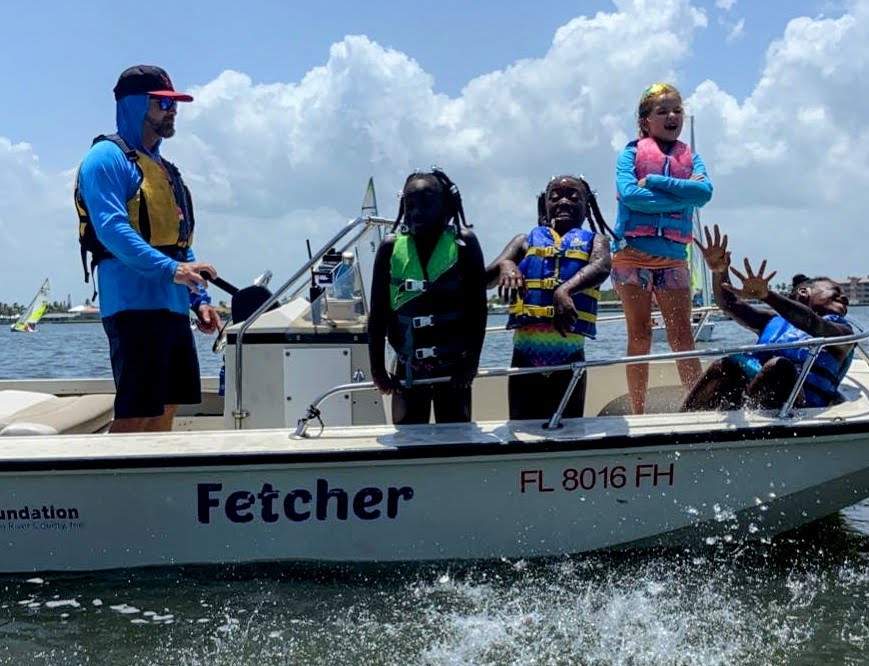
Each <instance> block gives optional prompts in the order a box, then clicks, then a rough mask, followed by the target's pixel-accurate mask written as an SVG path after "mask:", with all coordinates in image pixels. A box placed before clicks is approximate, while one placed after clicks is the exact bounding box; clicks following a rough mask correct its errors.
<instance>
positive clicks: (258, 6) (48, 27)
mask: <svg viewBox="0 0 869 666" xmlns="http://www.w3.org/2000/svg"><path fill="white" fill-rule="evenodd" d="M698 4H699V5H700V6H703V7H705V8H706V9H707V11H708V12H709V25H708V27H707V28H706V29H705V30H703V31H702V32H701V34H700V35H699V36H698V38H697V41H696V43H695V45H694V47H693V55H692V57H691V58H690V59H689V60H687V61H686V62H685V63H684V67H683V68H681V71H680V83H681V84H682V85H683V86H684V87H685V88H693V87H694V86H696V85H697V84H698V83H700V82H701V81H703V80H704V79H706V78H712V79H714V80H715V81H716V82H718V83H719V85H721V87H723V88H725V89H727V90H728V91H729V92H730V93H731V94H733V95H736V96H737V97H743V96H745V95H747V94H748V93H749V92H750V91H751V88H752V87H753V85H754V83H755V82H756V79H757V75H758V72H759V71H760V69H761V67H762V65H763V57H764V54H765V52H766V49H767V47H768V46H769V43H770V42H771V41H772V39H773V38H775V37H777V36H778V35H780V34H781V32H782V30H783V29H784V26H785V24H786V23H787V21H788V20H789V19H791V18H793V17H794V16H799V15H807V16H816V15H818V14H822V13H824V12H825V11H826V12H829V11H831V10H832V11H836V6H835V5H833V4H831V3H830V2H827V1H824V0H789V1H788V2H778V1H775V2H765V1H758V0H751V1H747V0H740V1H738V2H737V3H736V4H735V5H734V6H733V7H732V9H731V10H730V11H729V12H725V11H723V10H721V9H719V8H716V6H715V3H714V2H702V3H698ZM14 5H15V7H14V9H12V8H11V7H9V5H8V4H7V9H6V11H5V12H4V31H3V32H4V39H3V43H2V45H0V52H2V53H3V61H4V62H6V63H7V64H9V63H13V62H14V63H15V66H12V67H10V66H6V67H2V68H0V86H2V90H3V91H4V97H5V98H6V99H7V100H16V102H15V103H10V104H3V105H0V135H3V136H6V137H7V138H9V139H10V140H12V141H13V142H17V141H27V142H29V143H32V144H33V145H34V146H35V148H36V149H37V151H38V153H39V156H40V160H41V162H42V164H43V165H44V166H45V167H47V168H56V169H63V168H69V167H70V166H72V165H73V163H74V162H76V161H77V160H78V159H79V158H80V156H81V153H82V152H83V151H84V150H85V149H86V148H87V146H88V145H89V143H88V142H89V139H90V138H92V136H94V135H96V134H99V133H102V132H104V131H105V130H106V129H107V128H109V129H110V128H111V126H112V125H113V123H114V108H113V104H112V97H111V88H112V86H113V85H114V82H115V80H116V79H117V75H118V73H119V72H120V71H121V70H122V69H123V68H124V67H126V66H127V65H130V64H136V63H139V62H147V63H155V64H162V65H163V66H164V67H165V68H166V69H167V70H168V71H169V73H170V75H171V76H172V78H173V80H174V81H175V83H176V85H177V86H181V85H188V86H189V85H191V84H202V83H205V82H207V81H210V80H211V79H213V78H214V77H216V76H217V75H218V74H220V72H222V71H223V70H225V69H234V70H238V71H241V72H244V73H246V74H248V75H250V76H251V77H252V78H253V80H254V81H255V82H258V83H270V82H275V81H298V80H299V79H301V77H303V76H304V74H305V73H306V72H307V71H308V70H310V69H311V68H312V67H315V66H317V65H321V64H322V63H323V61H324V60H325V58H326V56H327V54H328V49H329V46H330V45H331V44H333V43H334V42H338V41H340V40H341V39H342V38H343V37H344V36H345V35H351V34H352V35H355V34H363V35H367V36H368V37H370V38H371V39H373V40H374V41H377V42H378V43H380V44H382V45H383V46H386V47H390V48H394V49H397V50H399V51H402V52H404V53H406V54H408V55H409V56H411V57H412V58H414V59H415V60H416V61H417V62H419V64H420V65H421V66H422V68H423V69H424V70H425V71H427V72H428V73H429V74H431V75H432V76H433V77H434V87H435V90H437V91H439V92H444V93H447V94H449V95H451V96H455V95H458V94H459V92H460V91H461V89H462V88H463V87H464V85H465V84H466V83H467V82H468V81H470V80H471V79H473V78H474V77H477V76H479V75H481V74H485V73H487V72H490V71H493V70H497V69H502V68H504V67H506V66H508V65H510V64H511V63H513V62H514V61H516V60H519V59H521V58H539V57H541V56H543V55H544V54H545V53H546V51H547V49H548V48H549V46H550V43H551V41H552V35H553V33H554V32H555V30H556V29H557V28H558V27H559V26H561V25H563V24H565V23H567V21H569V20H570V19H571V18H573V17H575V16H578V15H581V14H584V15H591V14H594V13H596V12H598V11H602V10H603V11H611V10H612V9H613V3H612V2H606V1H595V2H564V1H561V2H556V1H553V0H537V1H536V2H533V3H532V2H512V3H504V2H492V1H491V0H485V1H477V2H467V1H457V0H443V1H441V2H437V3H432V4H431V5H427V4H423V3H411V2H380V1H372V2H358V1H354V2H348V1H346V0H336V1H333V2H328V3H313V2H274V1H269V2H258V1H253V2H245V3H242V2H230V1H227V0H215V1H211V2H190V1H187V2H172V3H165V4H161V3H132V2H119V1H117V0H95V1H93V0H92V1H88V2H68V3H60V2H58V3H52V4H51V9H50V10H49V9H48V5H46V4H45V3H39V2H20V1H16V2H15V3H14ZM144 7H148V10H147V11H146V10H144V9H143V8H144ZM163 8H165V11H162V9H163ZM149 13H153V14H154V15H153V16H152V17H147V16H146V14H149ZM723 18H726V20H727V24H728V25H722V24H721V23H720V22H719V19H723ZM739 18H744V19H745V21H746V23H745V25H746V27H745V30H744V34H743V36H742V37H741V38H739V39H737V40H735V41H733V42H732V43H728V42H726V36H727V34H728V33H729V27H728V26H729V25H732V24H733V23H735V22H736V21H738V20H739ZM149 22H150V25H148V24H149ZM34 47H35V48H34ZM25 54H26V56H25Z"/></svg>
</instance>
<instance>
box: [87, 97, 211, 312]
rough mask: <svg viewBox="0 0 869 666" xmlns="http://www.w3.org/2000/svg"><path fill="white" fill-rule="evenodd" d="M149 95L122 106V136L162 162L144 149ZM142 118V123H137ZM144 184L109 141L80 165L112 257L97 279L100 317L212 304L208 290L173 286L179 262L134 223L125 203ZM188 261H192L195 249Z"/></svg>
mask: <svg viewBox="0 0 869 666" xmlns="http://www.w3.org/2000/svg"><path fill="white" fill-rule="evenodd" d="M147 108H148V98H147V96H146V95H135V96H129V97H125V98H123V99H121V100H120V101H119V102H118V112H117V116H118V133H119V134H120V135H121V136H122V137H123V138H124V141H126V142H127V144H128V145H130V147H132V148H135V149H137V150H140V151H142V152H145V153H147V154H149V155H151V156H153V157H155V158H156V159H159V153H158V152H157V150H158V148H159V146H156V147H154V148H153V149H152V150H151V151H146V150H145V149H144V148H143V147H142V138H141V137H142V124H143V122H144V118H145V113H146V112H147ZM137 119H138V120H137ZM141 184H142V174H141V172H140V171H139V169H138V168H137V167H136V165H135V164H134V163H133V162H131V161H130V160H129V159H127V157H126V156H125V155H124V153H123V152H122V151H121V149H120V148H118V147H117V146H116V145H115V144H113V143H112V142H111V141H101V142H99V143H97V144H95V145H94V146H93V147H92V148H91V149H90V150H89V151H88V153H87V155H86V156H85V158H84V160H83V161H82V163H81V166H80V167H79V172H78V185H79V191H80V192H81V196H82V199H83V200H84V203H85V206H86V208H87V210H88V214H89V216H90V219H91V222H92V224H93V227H94V232H95V233H96V236H97V238H98V239H99V241H100V242H101V243H102V244H103V245H105V247H106V249H107V250H108V251H109V252H111V254H112V255H113V256H112V258H109V259H104V260H102V261H100V263H99V266H98V268H97V277H96V278H95V279H98V284H99V294H100V314H101V316H103V317H110V316H112V315H113V314H116V313H118V312H121V311H124V310H170V311H172V312H177V313H179V314H186V313H187V310H188V309H193V310H196V309H197V308H198V307H199V305H200V304H202V303H210V302H211V301H210V299H209V297H208V294H207V293H206V292H205V290H204V289H199V290H197V291H196V292H191V291H190V290H189V289H188V288H187V287H186V286H184V285H179V284H175V283H174V282H173V279H174V276H175V270H176V268H177V267H178V262H177V261H176V260H175V259H172V258H170V257H167V256H166V255H165V254H163V253H162V252H160V251H159V250H156V249H155V248H153V247H152V246H150V245H149V244H148V243H147V242H146V241H145V240H144V239H143V238H142V237H141V236H140V235H139V234H138V233H137V232H136V230H135V229H133V227H132V226H131V225H130V218H129V215H128V213H127V201H128V200H129V199H131V198H132V197H133V196H134V195H135V193H136V191H137V190H138V189H139V187H140V186H141ZM184 259H185V261H194V259H195V256H194V254H193V251H192V250H191V249H188V250H187V254H186V257H185V258H184Z"/></svg>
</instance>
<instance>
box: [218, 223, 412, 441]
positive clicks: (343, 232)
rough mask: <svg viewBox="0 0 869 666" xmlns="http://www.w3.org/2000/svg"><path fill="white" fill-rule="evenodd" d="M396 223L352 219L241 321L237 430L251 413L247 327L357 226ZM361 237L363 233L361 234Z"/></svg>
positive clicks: (237, 345)
mask: <svg viewBox="0 0 869 666" xmlns="http://www.w3.org/2000/svg"><path fill="white" fill-rule="evenodd" d="M394 223H395V220H387V219H386V218H383V217H367V216H366V217H357V218H355V219H353V220H350V222H348V223H347V224H346V225H345V226H344V227H343V228H342V229H341V230H340V231H339V232H338V233H337V234H335V235H334V236H333V237H332V238H330V239H329V240H328V241H326V243H325V244H324V245H323V247H321V248H320V249H319V250H317V251H316V252H314V253H313V254H312V255H311V258H310V259H308V261H306V262H305V263H304V264H303V265H302V267H301V268H300V269H299V270H297V271H296V272H295V273H293V275H292V276H291V277H290V278H289V279H288V280H287V281H286V282H284V283H283V284H282V285H281V286H280V287H278V289H277V290H276V291H275V292H274V293H273V294H272V295H271V296H269V298H268V299H266V301H265V302H264V303H263V304H262V305H260V306H259V307H258V308H257V309H256V310H255V311H254V312H253V314H251V315H250V316H249V317H248V318H247V319H245V320H244V321H243V322H242V323H241V327H240V328H239V329H238V333H236V337H235V409H234V410H233V412H232V416H233V418H234V419H235V428H236V430H241V426H242V421H244V419H245V418H247V417H248V416H249V415H250V413H249V412H248V411H246V410H245V409H244V401H243V396H242V371H243V365H244V364H243V351H242V349H243V347H242V344H243V340H244V334H245V333H246V332H247V329H249V328H250V327H251V325H252V324H253V323H254V322H255V321H256V320H257V319H259V317H260V316H261V315H262V314H263V313H264V312H266V311H268V309H269V308H270V307H271V306H272V304H273V303H276V302H277V301H278V299H279V298H280V297H281V296H283V294H284V292H286V291H287V290H288V289H289V288H290V287H292V286H293V285H294V284H295V283H296V282H298V281H299V280H300V279H301V278H302V277H306V276H307V273H308V271H310V270H311V268H313V267H314V264H316V263H317V262H318V261H319V260H320V259H322V257H323V255H324V254H326V252H328V251H329V249H330V248H331V247H333V246H334V245H335V244H336V243H338V241H340V240H341V239H342V238H344V237H345V236H346V235H347V234H349V233H350V232H351V231H352V230H353V229H355V228H356V227H359V226H362V225H364V227H365V228H366V229H367V228H370V227H374V226H378V225H389V226H392V225H393V224H394ZM360 237H361V234H360Z"/></svg>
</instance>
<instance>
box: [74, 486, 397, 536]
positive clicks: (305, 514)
mask: <svg viewBox="0 0 869 666" xmlns="http://www.w3.org/2000/svg"><path fill="white" fill-rule="evenodd" d="M413 496H414V490H413V488H411V487H410V486H387V487H385V488H384V487H380V488H378V487H374V486H366V487H364V488H360V489H359V490H356V491H355V492H354V491H353V490H347V489H345V488H342V487H340V486H337V485H331V484H330V483H329V481H328V479H322V478H321V479H317V480H316V482H315V484H314V489H313V490H309V489H307V488H294V489H292V490H289V491H286V492H284V491H281V490H280V489H279V488H276V487H275V486H274V485H273V484H272V483H263V484H262V486H261V487H260V488H259V489H256V488H254V489H247V488H237V489H234V488H227V489H226V490H224V484H223V483H215V482H205V483H198V484H196V520H197V522H199V523H200V524H203V525H208V524H210V523H211V522H212V519H218V518H219V517H220V516H221V514H222V515H224V516H226V519H227V520H229V522H231V523H250V522H254V521H257V520H259V521H262V522H264V523H276V522H278V521H279V520H280V519H281V517H282V516H281V513H280V508H282V509H283V517H284V518H285V519H286V520H288V521H290V522H294V523H301V522H305V521H307V520H311V519H312V518H313V519H315V520H319V521H327V520H347V519H348V518H350V517H351V516H350V510H351V507H352V512H353V514H352V515H353V517H355V518H357V519H358V520H364V521H371V520H379V519H383V518H387V519H390V520H394V519H395V518H396V517H397V516H398V513H399V509H400V508H401V506H402V504H404V503H407V502H409V501H410V500H412V499H413ZM384 500H385V501H384ZM384 504H385V505H386V506H385V507H384ZM76 517H78V514H77V512H76ZM70 518H72V514H70Z"/></svg>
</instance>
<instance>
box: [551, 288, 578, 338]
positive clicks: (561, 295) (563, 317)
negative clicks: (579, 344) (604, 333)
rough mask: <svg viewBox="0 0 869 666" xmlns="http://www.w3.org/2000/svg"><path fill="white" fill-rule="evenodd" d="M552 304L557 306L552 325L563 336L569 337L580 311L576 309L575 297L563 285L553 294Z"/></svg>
mask: <svg viewBox="0 0 869 666" xmlns="http://www.w3.org/2000/svg"><path fill="white" fill-rule="evenodd" d="M552 305H553V306H554V307H555V317H553V319H552V325H553V326H554V327H555V330H556V331H558V332H559V333H561V337H567V334H568V333H570V332H571V330H570V329H571V328H573V325H574V324H575V323H576V320H577V318H578V317H579V313H578V312H577V311H576V306H574V304H573V299H572V298H571V297H570V294H569V293H568V292H567V290H566V289H564V288H563V287H559V288H558V289H556V290H555V291H554V292H553V294H552Z"/></svg>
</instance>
